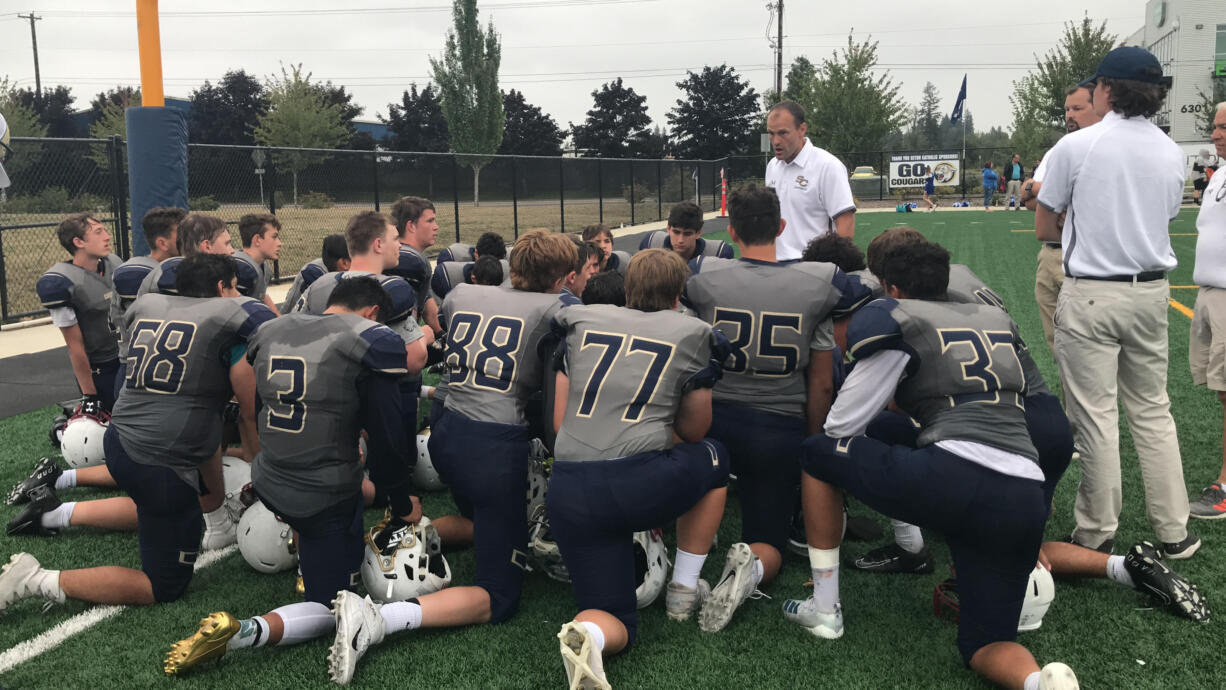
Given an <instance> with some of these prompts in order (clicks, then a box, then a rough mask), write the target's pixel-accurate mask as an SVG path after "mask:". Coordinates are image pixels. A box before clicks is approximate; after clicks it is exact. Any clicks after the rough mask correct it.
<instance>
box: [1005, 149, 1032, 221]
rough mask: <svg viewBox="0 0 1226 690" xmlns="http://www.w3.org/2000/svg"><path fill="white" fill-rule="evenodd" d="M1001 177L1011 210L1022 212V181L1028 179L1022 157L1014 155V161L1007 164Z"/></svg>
mask: <svg viewBox="0 0 1226 690" xmlns="http://www.w3.org/2000/svg"><path fill="white" fill-rule="evenodd" d="M1000 176H1001V177H1002V178H1004V180H1005V183H1006V184H1005V194H1007V195H1008V197H1009V208H1012V209H1013V210H1014V211H1020V210H1022V180H1024V179H1026V169H1025V168H1024V167H1023V166H1022V157H1021V156H1019V155H1018V154H1016V153H1015V154H1013V160H1011V161H1009V162H1008V163H1006V164H1005V168H1004V170H1001V171H1000Z"/></svg>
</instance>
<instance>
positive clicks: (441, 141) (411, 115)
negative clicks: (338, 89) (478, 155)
mask: <svg viewBox="0 0 1226 690" xmlns="http://www.w3.org/2000/svg"><path fill="white" fill-rule="evenodd" d="M379 119H380V120H381V121H382V122H383V124H385V125H387V126H388V129H390V130H391V138H390V141H389V142H388V143H389V144H390V146H391V147H392V150H394V151H424V152H442V151H447V150H449V149H450V148H451V136H450V134H449V133H448V131H447V118H445V117H443V108H442V106H440V105H439V102H438V94H436V93H435V92H434V85H433V84H426V88H424V89H422V90H421V91H420V92H418V90H417V84H410V85H409V90H408V91H405V92H404V94H403V95H401V97H400V105H396V104H395V103H389V104H388V106H387V118H386V119H384V118H382V117H380V118H379Z"/></svg>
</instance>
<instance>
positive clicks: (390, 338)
mask: <svg viewBox="0 0 1226 690" xmlns="http://www.w3.org/2000/svg"><path fill="white" fill-rule="evenodd" d="M361 337H362V340H364V341H366V345H367V348H366V354H365V355H363V357H362V365H363V366H365V367H367V368H368V369H371V370H373V371H377V372H379V373H381V374H405V373H408V368H407V367H406V363H405V362H406V360H405V350H404V340H403V339H402V338H401V337H400V336H398V335H396V333H395V332H394V331H393V330H392V329H390V328H388V327H387V326H384V325H382V324H376V325H374V326H371V327H370V328H367V329H366V330H364V331H362V333H361Z"/></svg>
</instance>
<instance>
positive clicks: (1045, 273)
mask: <svg viewBox="0 0 1226 690" xmlns="http://www.w3.org/2000/svg"><path fill="white" fill-rule="evenodd" d="M1063 262H1064V252H1063V251H1062V250H1060V249H1057V248H1055V247H1049V246H1047V245H1046V244H1044V245H1043V246H1042V247H1040V248H1039V267H1038V270H1037V271H1035V275H1034V301H1035V302H1038V303H1039V318H1040V319H1041V320H1042V321H1043V335H1045V336H1047V349H1049V350H1051V351H1052V352H1053V353H1054V352H1055V351H1056V348H1055V340H1054V338H1055V333H1056V328H1055V326H1054V325H1053V324H1052V319H1053V318H1054V317H1055V316H1056V298H1057V297H1059V296H1060V286H1061V285H1063V284H1064V263H1063Z"/></svg>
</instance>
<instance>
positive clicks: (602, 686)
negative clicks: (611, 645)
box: [558, 621, 613, 690]
mask: <svg viewBox="0 0 1226 690" xmlns="http://www.w3.org/2000/svg"><path fill="white" fill-rule="evenodd" d="M558 642H559V651H561V653H562V665H563V666H565V667H566V687H567V690H612V688H613V686H611V685H609V681H608V680H606V679H605V677H604V660H603V659H602V658H601V656H600V650H599V649H596V645H594V644H592V640H591V638H590V637H589V636H588V629H587V626H585V625H583V624H582V623H580V622H579V621H571V622H569V623H567V624H566V625H563V626H562V631H561V632H559V633H558Z"/></svg>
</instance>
